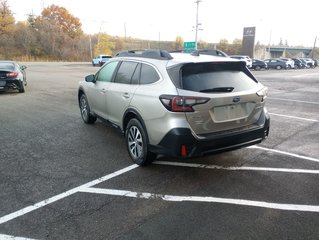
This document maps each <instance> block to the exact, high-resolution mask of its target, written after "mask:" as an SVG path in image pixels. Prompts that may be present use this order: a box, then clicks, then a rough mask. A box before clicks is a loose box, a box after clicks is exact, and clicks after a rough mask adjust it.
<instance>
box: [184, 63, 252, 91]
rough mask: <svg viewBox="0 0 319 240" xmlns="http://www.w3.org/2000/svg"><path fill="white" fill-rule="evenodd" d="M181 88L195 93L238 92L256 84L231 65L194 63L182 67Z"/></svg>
mask: <svg viewBox="0 0 319 240" xmlns="http://www.w3.org/2000/svg"><path fill="white" fill-rule="evenodd" d="M181 72H182V73H181V74H182V78H181V79H182V80H181V81H182V84H181V85H182V88H183V89H185V90H189V91H195V92H206V93H220V92H239V91H245V90H249V89H252V88H254V87H256V85H257V82H256V81H255V80H253V79H252V78H250V77H249V76H248V75H246V74H245V72H243V71H242V69H241V66H240V65H238V64H233V63H224V64H223V63H220V64H216V63H215V64H214V63H195V64H193V63H192V64H186V65H184V66H183V67H182V71H181Z"/></svg>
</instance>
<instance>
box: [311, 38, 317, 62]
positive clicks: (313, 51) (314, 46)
mask: <svg viewBox="0 0 319 240" xmlns="http://www.w3.org/2000/svg"><path fill="white" fill-rule="evenodd" d="M316 42H317V37H315V42H314V43H313V48H312V51H311V58H313V56H314V53H315V48H316Z"/></svg>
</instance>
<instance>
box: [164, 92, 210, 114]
mask: <svg viewBox="0 0 319 240" xmlns="http://www.w3.org/2000/svg"><path fill="white" fill-rule="evenodd" d="M160 100H161V102H162V104H163V105H164V106H165V108H166V109H167V110H169V111H171V112H194V109H193V106H195V105H199V104H204V103H207V102H208V100H209V98H202V97H185V96H175V95H161V96H160Z"/></svg>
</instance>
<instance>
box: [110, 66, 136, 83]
mask: <svg viewBox="0 0 319 240" xmlns="http://www.w3.org/2000/svg"><path fill="white" fill-rule="evenodd" d="M136 66H137V63H136V62H122V63H121V66H120V67H119V70H118V71H117V74H116V77H115V79H114V82H116V83H125V84H130V83H131V79H132V77H133V74H134V71H135V69H136Z"/></svg>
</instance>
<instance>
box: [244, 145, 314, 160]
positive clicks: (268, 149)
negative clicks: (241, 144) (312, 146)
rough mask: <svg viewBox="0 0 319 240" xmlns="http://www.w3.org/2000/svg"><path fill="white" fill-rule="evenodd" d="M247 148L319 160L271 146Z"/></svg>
mask: <svg viewBox="0 0 319 240" xmlns="http://www.w3.org/2000/svg"><path fill="white" fill-rule="evenodd" d="M247 148H251V149H260V150H263V151H267V152H274V153H279V154H283V155H287V156H291V157H295V158H301V159H304V160H308V161H312V162H319V159H317V158H313V157H307V156H303V155H299V154H295V153H289V152H285V151H280V150H276V149H271V148H265V147H259V146H250V147H247Z"/></svg>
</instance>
